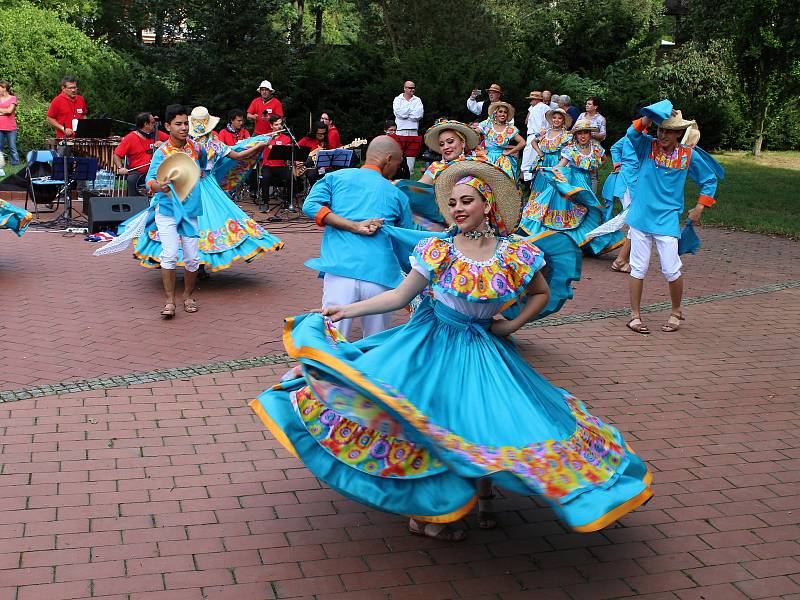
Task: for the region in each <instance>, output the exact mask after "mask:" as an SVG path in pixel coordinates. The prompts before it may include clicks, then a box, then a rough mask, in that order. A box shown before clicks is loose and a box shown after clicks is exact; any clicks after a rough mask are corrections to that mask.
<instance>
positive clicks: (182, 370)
mask: <svg viewBox="0 0 800 600" xmlns="http://www.w3.org/2000/svg"><path fill="white" fill-rule="evenodd" d="M796 287H800V279H794V280H790V281H783V282H780V283H771V284H768V285H762V286H759V287H753V288H743V289H738V290H730V291H727V292H720V293H717V294H709V295H706V296H695V297H693V298H685V299H684V301H683V304H684V305H685V306H691V305H695V304H707V303H709V302H718V301H720V300H730V299H733V298H744V297H746V296H754V295H757V294H771V293H774V292H780V291H782V290H787V289H791V288H796ZM669 308H670V303H669V302H658V303H655V304H649V305H647V306H643V307H642V312H643V313H652V312H658V311H662V310H668V309H669ZM628 314H630V309H629V308H627V307H626V308H613V309H609V310H601V311H595V312H591V313H583V314H577V315H564V316H560V317H559V316H554V317H546V318H544V319H541V320H539V321H534V322H533V323H529V324H527V325H525V326H524V327H523V329H535V328H540V327H557V326H559V325H569V324H572V323H582V322H585V321H599V320H601V319H610V318H614V317H623V316H627V315H628ZM291 362H292V359H291V358H290V357H289V356H288V355H287V354H286V353H285V352H279V353H275V354H267V355H264V356H255V357H252V358H237V359H235V360H227V361H221V362H213V363H206V364H202V365H190V366H187V367H176V368H173V369H156V370H154V371H147V372H144V373H129V374H127V375H114V376H111V377H95V378H92V379H78V380H73V381H64V382H61V383H51V384H44V385H37V386H33V387H28V388H22V389H18V390H9V391H0V404H2V403H5V402H14V401H16V400H28V399H30V398H41V397H44V396H55V395H57V394H69V393H73V392H85V391H89V390H103V389H110V388H120V387H129V386H132V385H140V384H143V383H152V382H155V381H169V380H175V379H190V378H192V377H196V376H198V375H210V374H212V373H227V372H231V371H242V370H246V369H253V368H256V367H264V366H270V365H280V364H288V363H291Z"/></svg>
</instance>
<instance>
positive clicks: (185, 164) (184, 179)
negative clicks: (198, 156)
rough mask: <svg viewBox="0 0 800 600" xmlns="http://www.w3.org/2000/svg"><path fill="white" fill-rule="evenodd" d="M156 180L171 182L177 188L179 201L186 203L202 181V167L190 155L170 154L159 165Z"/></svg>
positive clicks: (176, 192)
mask: <svg viewBox="0 0 800 600" xmlns="http://www.w3.org/2000/svg"><path fill="white" fill-rule="evenodd" d="M156 179H157V180H158V181H167V180H169V181H170V183H172V186H173V187H174V188H175V195H176V196H178V200H180V201H181V202H184V201H185V200H186V198H187V197H188V196H189V194H190V193H191V192H192V189H194V186H195V185H197V182H198V180H199V179H200V167H198V166H197V163H196V162H195V161H194V159H193V158H192V157H190V156H189V155H188V154H184V153H183V152H176V153H175V154H170V155H169V156H168V157H167V158H165V159H164V161H163V162H162V163H161V164H160V165H158V170H157V171H156Z"/></svg>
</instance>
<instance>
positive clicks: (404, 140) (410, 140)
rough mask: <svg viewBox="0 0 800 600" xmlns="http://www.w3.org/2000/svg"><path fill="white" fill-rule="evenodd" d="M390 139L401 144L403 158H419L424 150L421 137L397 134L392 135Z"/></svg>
mask: <svg viewBox="0 0 800 600" xmlns="http://www.w3.org/2000/svg"><path fill="white" fill-rule="evenodd" d="M389 137H390V138H392V139H393V140H394V141H395V142H397V143H398V144H400V149H401V150H402V151H403V158H417V157H418V156H419V152H420V150H422V136H421V135H397V134H396V133H390V134H389Z"/></svg>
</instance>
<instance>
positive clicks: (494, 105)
mask: <svg viewBox="0 0 800 600" xmlns="http://www.w3.org/2000/svg"><path fill="white" fill-rule="evenodd" d="M500 107H504V108H505V109H506V110H507V111H508V120H509V121H510V120H511V119H513V118H514V115H515V114H517V109H515V108H514V107H513V106H511V105H510V104H509V103H508V102H503V101H502V100H500V101H498V102H492V103H491V104H490V105H489V116H490V117H491V116H492V115H494V113H496V112H497V109H499V108H500Z"/></svg>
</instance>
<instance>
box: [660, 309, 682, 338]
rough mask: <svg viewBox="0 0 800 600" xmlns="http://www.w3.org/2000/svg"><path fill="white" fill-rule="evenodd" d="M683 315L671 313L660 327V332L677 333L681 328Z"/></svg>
mask: <svg viewBox="0 0 800 600" xmlns="http://www.w3.org/2000/svg"><path fill="white" fill-rule="evenodd" d="M685 320H686V319H684V317H683V314H681V313H677V314H675V313H672V314H671V315H670V316H669V319H667V322H666V323H664V324H663V325H662V326H661V331H663V332H664V333H672V332H673V331H678V329H680V328H681V321H685Z"/></svg>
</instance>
